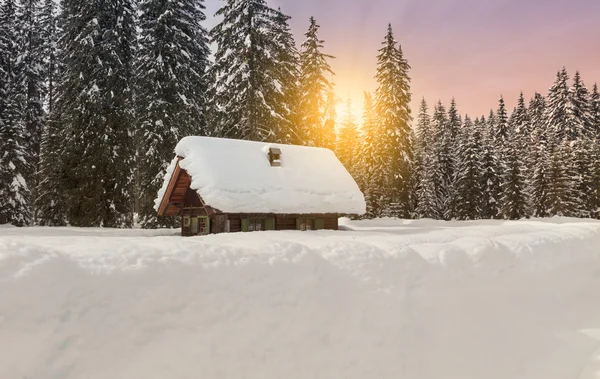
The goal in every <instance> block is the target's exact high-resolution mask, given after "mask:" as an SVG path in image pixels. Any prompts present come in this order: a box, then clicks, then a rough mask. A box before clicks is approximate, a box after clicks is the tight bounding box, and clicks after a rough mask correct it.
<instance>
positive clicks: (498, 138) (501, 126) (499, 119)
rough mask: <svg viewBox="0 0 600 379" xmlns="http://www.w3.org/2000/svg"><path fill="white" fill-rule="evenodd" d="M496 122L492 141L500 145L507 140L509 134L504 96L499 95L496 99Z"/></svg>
mask: <svg viewBox="0 0 600 379" xmlns="http://www.w3.org/2000/svg"><path fill="white" fill-rule="evenodd" d="M495 121H496V124H495V126H494V129H493V131H494V141H495V142H496V144H497V146H502V145H504V143H505V142H506V141H508V138H509V135H510V134H511V133H510V131H509V123H508V113H507V111H506V103H505V102H504V97H502V96H500V99H499V100H498V110H497V111H496V118H495Z"/></svg>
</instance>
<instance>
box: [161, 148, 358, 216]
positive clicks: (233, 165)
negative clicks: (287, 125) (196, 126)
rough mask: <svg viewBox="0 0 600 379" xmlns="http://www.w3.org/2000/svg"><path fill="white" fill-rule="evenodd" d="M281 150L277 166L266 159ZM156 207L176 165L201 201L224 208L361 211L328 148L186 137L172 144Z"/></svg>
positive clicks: (355, 191)
mask: <svg viewBox="0 0 600 379" xmlns="http://www.w3.org/2000/svg"><path fill="white" fill-rule="evenodd" d="M272 148H276V149H279V150H280V151H281V166H280V167H273V166H271V162H270V160H269V151H270V149H272ZM175 152H176V154H177V156H178V157H180V159H179V160H178V159H177V158H176V159H175V160H174V161H173V162H172V164H171V166H170V167H169V170H168V172H167V175H166V177H165V184H164V185H163V188H162V189H161V191H160V192H159V198H158V199H157V202H156V208H157V210H160V209H162V208H161V204H164V201H163V197H165V194H166V193H167V191H168V188H169V183H170V182H171V179H172V177H173V173H174V172H175V171H176V169H177V167H180V168H181V169H182V170H185V171H186V172H187V173H188V174H189V176H190V177H191V178H192V181H191V184H190V188H192V189H193V190H195V191H197V192H198V194H199V195H200V196H201V198H202V199H203V200H204V202H205V204H207V205H210V206H211V207H213V208H216V209H219V210H220V211H222V212H226V213H288V214H296V213H298V214H310V213H347V214H363V213H364V212H365V201H364V197H363V195H362V193H361V192H360V190H359V188H358V185H357V184H356V182H355V181H354V179H353V178H352V177H351V176H350V174H349V173H348V171H347V170H346V169H345V168H344V166H343V165H342V163H341V162H340V161H339V160H338V159H337V157H336V156H335V154H334V153H333V152H332V151H331V150H327V149H321V148H314V147H305V146H291V145H280V144H270V143H262V142H251V141H242V140H229V139H219V138H209V137H186V138H184V139H183V140H181V142H180V143H179V144H178V145H177V147H176V149H175Z"/></svg>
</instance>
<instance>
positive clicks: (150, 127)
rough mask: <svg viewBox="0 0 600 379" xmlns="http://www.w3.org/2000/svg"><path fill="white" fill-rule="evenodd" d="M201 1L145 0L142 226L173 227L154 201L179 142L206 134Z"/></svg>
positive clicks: (140, 71)
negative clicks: (160, 216) (186, 137)
mask: <svg viewBox="0 0 600 379" xmlns="http://www.w3.org/2000/svg"><path fill="white" fill-rule="evenodd" d="M203 9H204V2H203V0H186V1H177V2H172V1H164V0H143V1H141V2H140V4H139V29H140V33H141V34H140V39H139V50H138V54H137V60H136V61H137V62H136V66H135V73H136V89H137V94H136V103H137V115H138V117H137V131H138V136H139V137H138V138H139V140H140V144H139V150H138V151H139V152H138V155H139V168H140V172H139V178H140V195H139V197H140V200H139V201H140V209H139V222H140V224H141V225H142V226H143V227H146V228H154V227H158V226H172V225H174V222H175V220H173V219H171V218H160V219H159V218H157V216H156V211H155V210H154V199H155V198H156V194H157V193H158V190H159V188H160V186H161V185H162V183H163V178H164V173H165V171H166V169H167V165H168V163H169V162H170V159H171V158H172V156H173V154H174V153H173V152H174V149H175V145H176V144H177V142H178V141H179V140H180V139H181V138H183V137H185V136H187V135H203V134H206V128H207V125H206V118H205V109H206V106H207V99H206V95H207V92H208V85H209V84H208V80H207V76H206V74H205V72H206V69H207V66H208V64H209V63H208V56H209V54H210V51H209V48H208V33H207V31H206V30H205V29H204V27H203V26H202V22H204V20H205V19H206V17H205V15H204V13H203Z"/></svg>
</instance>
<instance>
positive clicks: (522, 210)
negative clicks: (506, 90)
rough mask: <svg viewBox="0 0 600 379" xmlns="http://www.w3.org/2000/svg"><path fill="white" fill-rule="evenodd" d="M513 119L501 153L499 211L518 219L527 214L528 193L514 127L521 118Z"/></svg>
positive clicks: (509, 217) (519, 144) (519, 145)
mask: <svg viewBox="0 0 600 379" xmlns="http://www.w3.org/2000/svg"><path fill="white" fill-rule="evenodd" d="M523 104H524V102H523ZM515 113H517V112H515ZM517 117H522V115H517ZM513 121H514V122H515V123H514V125H513V126H514V127H515V129H513V130H512V131H511V134H509V135H508V138H509V140H508V141H506V143H505V145H504V147H503V153H502V157H503V159H502V162H501V164H502V177H501V189H502V195H501V198H500V213H501V214H502V216H503V217H504V218H506V219H509V220H518V219H521V218H523V217H527V216H529V195H528V193H527V177H526V175H525V160H524V155H523V154H522V145H521V140H520V138H519V137H518V136H517V135H516V133H517V129H516V127H518V125H519V122H520V121H521V120H517V119H514V120H513Z"/></svg>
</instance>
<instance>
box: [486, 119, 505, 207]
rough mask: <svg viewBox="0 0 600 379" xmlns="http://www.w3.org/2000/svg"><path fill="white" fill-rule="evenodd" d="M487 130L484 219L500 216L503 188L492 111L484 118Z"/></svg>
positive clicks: (495, 126)
mask: <svg viewBox="0 0 600 379" xmlns="http://www.w3.org/2000/svg"><path fill="white" fill-rule="evenodd" d="M482 123H484V125H485V126H486V127H485V131H484V132H483V133H482V142H481V146H482V153H481V162H482V167H483V168H482V170H483V171H482V177H481V181H482V185H483V186H485V191H484V196H483V201H482V206H481V214H482V218H484V219H496V218H498V217H500V197H501V194H502V188H501V183H500V176H501V174H500V172H501V170H500V157H499V154H498V152H499V149H498V145H497V144H496V142H495V138H494V135H495V131H496V128H497V125H496V116H495V114H494V112H493V111H492V112H490V116H489V118H488V119H487V120H482Z"/></svg>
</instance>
